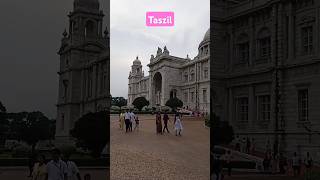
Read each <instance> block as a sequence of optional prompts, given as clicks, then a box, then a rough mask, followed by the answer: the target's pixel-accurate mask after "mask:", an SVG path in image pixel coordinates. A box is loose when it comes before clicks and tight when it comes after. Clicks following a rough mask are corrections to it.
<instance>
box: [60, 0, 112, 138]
mask: <svg viewBox="0 0 320 180" xmlns="http://www.w3.org/2000/svg"><path fill="white" fill-rule="evenodd" d="M68 16H69V29H68V32H67V30H65V32H64V33H63V38H62V42H61V47H60V50H59V52H58V54H59V55H60V69H59V72H58V75H59V93H58V94H59V95H58V103H57V122H56V135H55V137H56V144H61V143H62V144H65V143H70V142H73V140H72V138H71V136H70V130H71V129H72V128H73V127H74V123H75V121H77V120H78V119H79V118H80V117H81V116H82V115H84V114H86V113H88V112H97V111H102V110H107V109H108V108H109V107H110V105H109V104H110V85H109V82H110V80H109V78H110V74H109V66H110V58H109V57H110V55H109V52H110V51H109V34H108V31H107V30H105V31H103V17H104V14H103V12H102V11H101V10H100V5H99V1H98V0H75V1H74V9H73V12H71V13H70V14H69V15H68Z"/></svg>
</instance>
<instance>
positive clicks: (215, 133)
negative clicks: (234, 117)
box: [210, 114, 234, 146]
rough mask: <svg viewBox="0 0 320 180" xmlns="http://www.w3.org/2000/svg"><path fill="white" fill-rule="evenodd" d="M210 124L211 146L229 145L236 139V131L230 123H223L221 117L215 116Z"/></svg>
mask: <svg viewBox="0 0 320 180" xmlns="http://www.w3.org/2000/svg"><path fill="white" fill-rule="evenodd" d="M212 118H213V119H211V122H210V128H211V129H210V130H211V132H210V133H211V134H212V135H211V137H212V138H211V144H212V145H213V146H214V145H220V144H229V143H230V142H231V141H232V140H233V139H234V131H233V128H232V126H230V124H229V122H228V121H221V120H220V117H219V116H217V115H216V114H213V117H212Z"/></svg>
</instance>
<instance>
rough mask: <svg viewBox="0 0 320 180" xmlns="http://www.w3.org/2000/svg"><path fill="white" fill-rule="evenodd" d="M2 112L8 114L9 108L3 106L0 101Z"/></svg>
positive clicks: (0, 110)
mask: <svg viewBox="0 0 320 180" xmlns="http://www.w3.org/2000/svg"><path fill="white" fill-rule="evenodd" d="M0 112H3V113H4V112H7V108H6V107H5V106H4V105H3V104H2V102H1V101H0Z"/></svg>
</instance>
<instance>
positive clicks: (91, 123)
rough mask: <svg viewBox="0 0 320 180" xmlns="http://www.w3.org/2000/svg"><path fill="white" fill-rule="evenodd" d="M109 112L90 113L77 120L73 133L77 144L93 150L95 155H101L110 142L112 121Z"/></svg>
mask: <svg viewBox="0 0 320 180" xmlns="http://www.w3.org/2000/svg"><path fill="white" fill-rule="evenodd" d="M108 114H109V113H108V112H106V111H101V112H97V113H88V114H86V115H84V116H82V117H81V118H80V119H79V120H78V121H76V123H75V126H74V128H73V129H72V130H71V135H72V136H73V137H75V138H76V139H77V144H78V145H79V146H81V147H83V148H87V149H89V150H90V151H91V153H92V155H93V156H94V157H99V156H100V155H101V152H102V150H103V148H104V147H105V146H106V145H107V144H108V143H109V142H110V139H109V132H110V128H109V127H110V121H109V116H108Z"/></svg>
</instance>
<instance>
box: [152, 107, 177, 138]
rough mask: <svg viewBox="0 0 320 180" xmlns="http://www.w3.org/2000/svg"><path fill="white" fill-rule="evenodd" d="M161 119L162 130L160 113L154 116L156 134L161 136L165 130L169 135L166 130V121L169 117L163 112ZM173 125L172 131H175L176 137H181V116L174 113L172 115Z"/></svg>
mask: <svg viewBox="0 0 320 180" xmlns="http://www.w3.org/2000/svg"><path fill="white" fill-rule="evenodd" d="M162 119H163V128H162V120H161V112H158V113H157V115H156V127H157V128H156V129H157V134H163V133H165V130H167V133H170V132H169V129H168V121H169V120H170V119H169V115H168V114H167V113H166V112H165V113H164V114H163V118H162ZM173 124H174V130H175V133H176V136H181V131H182V123H181V114H179V113H176V114H175V115H174V121H173Z"/></svg>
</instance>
